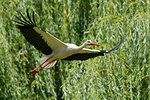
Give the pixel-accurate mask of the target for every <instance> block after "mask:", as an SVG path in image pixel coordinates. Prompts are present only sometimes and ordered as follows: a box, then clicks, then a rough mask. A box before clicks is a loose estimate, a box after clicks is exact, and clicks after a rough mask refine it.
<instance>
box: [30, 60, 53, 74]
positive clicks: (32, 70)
mask: <svg viewBox="0 0 150 100" xmlns="http://www.w3.org/2000/svg"><path fill="white" fill-rule="evenodd" d="M51 58H52V57H50V58H48V59H46V60H45V61H44V62H43V63H42V64H40V65H39V66H38V67H36V68H35V69H33V70H32V71H31V73H32V72H34V71H36V70H37V69H38V68H40V67H41V66H42V65H43V64H44V63H45V62H47V61H48V60H49V59H51Z"/></svg>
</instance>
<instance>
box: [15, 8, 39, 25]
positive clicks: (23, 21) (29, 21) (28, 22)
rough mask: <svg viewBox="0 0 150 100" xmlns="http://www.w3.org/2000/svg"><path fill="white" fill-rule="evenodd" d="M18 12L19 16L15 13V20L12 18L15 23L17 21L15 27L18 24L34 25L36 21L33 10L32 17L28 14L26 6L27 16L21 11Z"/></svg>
mask: <svg viewBox="0 0 150 100" xmlns="http://www.w3.org/2000/svg"><path fill="white" fill-rule="evenodd" d="M18 13H19V14H20V16H21V18H19V17H17V16H16V15H15V17H16V18H17V20H13V21H14V22H15V23H17V24H16V26H17V27H18V26H36V22H35V19H34V11H33V13H32V18H31V16H30V15H29V8H27V10H26V15H27V18H25V17H24V16H23V14H22V13H21V12H18Z"/></svg>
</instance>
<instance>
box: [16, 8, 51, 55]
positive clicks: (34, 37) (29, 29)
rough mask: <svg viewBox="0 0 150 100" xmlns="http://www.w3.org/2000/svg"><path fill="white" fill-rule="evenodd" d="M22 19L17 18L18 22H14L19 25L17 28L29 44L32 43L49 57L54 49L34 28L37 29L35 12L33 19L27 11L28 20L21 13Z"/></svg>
mask: <svg viewBox="0 0 150 100" xmlns="http://www.w3.org/2000/svg"><path fill="white" fill-rule="evenodd" d="M20 15H21V17H22V19H23V20H22V19H20V18H19V17H17V16H16V18H17V19H18V21H14V22H16V23H18V24H17V25H16V26H17V28H19V29H20V31H21V33H22V34H23V36H24V37H25V38H26V40H27V41H28V42H30V43H31V44H32V45H33V46H34V47H35V48H36V49H38V50H40V51H41V52H42V53H44V54H46V55H48V54H51V53H52V49H51V48H50V47H49V46H48V44H47V43H46V42H45V41H44V40H43V39H42V36H40V34H38V33H37V32H36V31H35V30H34V29H33V27H37V26H36V23H35V20H34V12H33V17H32V18H33V19H31V17H30V16H29V12H28V9H27V18H28V19H26V18H25V17H24V16H23V15H22V13H20Z"/></svg>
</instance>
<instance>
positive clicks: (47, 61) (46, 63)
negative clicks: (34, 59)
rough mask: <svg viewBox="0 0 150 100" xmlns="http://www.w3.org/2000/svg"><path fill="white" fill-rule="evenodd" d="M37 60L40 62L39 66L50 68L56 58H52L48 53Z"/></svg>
mask: <svg viewBox="0 0 150 100" xmlns="http://www.w3.org/2000/svg"><path fill="white" fill-rule="evenodd" d="M39 62H40V66H42V67H45V68H50V67H53V66H54V65H55V64H56V62H57V60H53V59H52V57H51V56H50V55H47V56H45V57H42V58H41V59H40V60H39Z"/></svg>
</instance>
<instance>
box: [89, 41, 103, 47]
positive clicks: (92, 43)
mask: <svg viewBox="0 0 150 100" xmlns="http://www.w3.org/2000/svg"><path fill="white" fill-rule="evenodd" d="M90 44H91V45H97V46H101V45H99V44H97V43H94V42H91V43H90ZM101 47H102V46H101Z"/></svg>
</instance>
